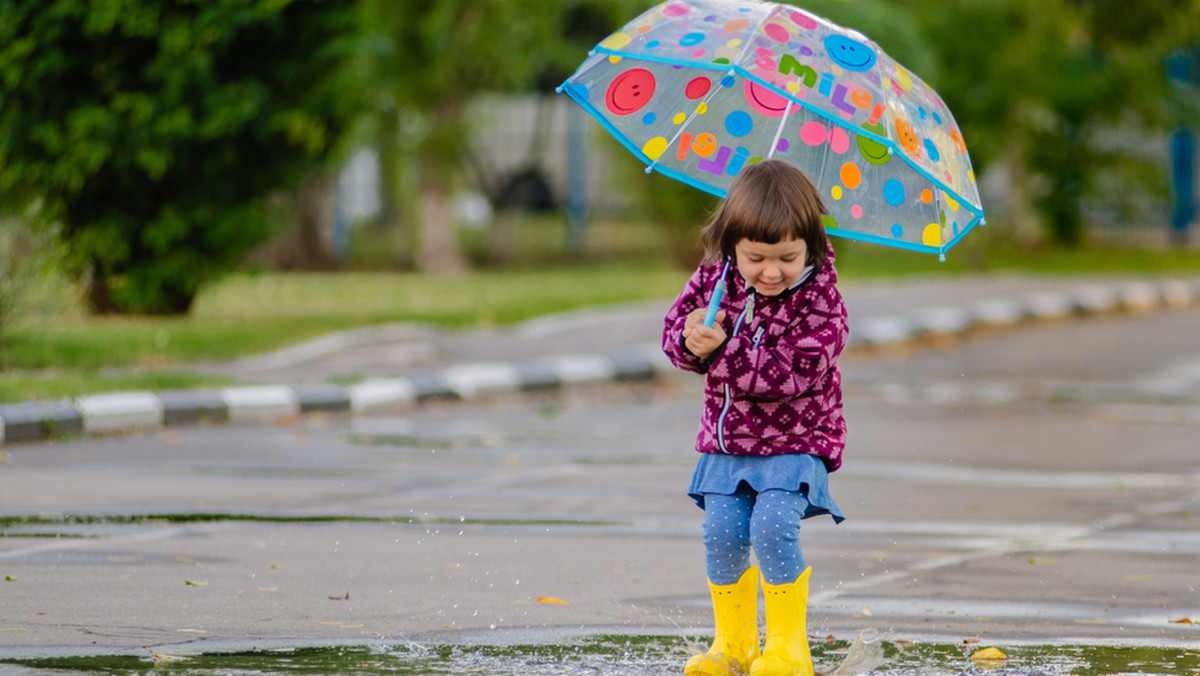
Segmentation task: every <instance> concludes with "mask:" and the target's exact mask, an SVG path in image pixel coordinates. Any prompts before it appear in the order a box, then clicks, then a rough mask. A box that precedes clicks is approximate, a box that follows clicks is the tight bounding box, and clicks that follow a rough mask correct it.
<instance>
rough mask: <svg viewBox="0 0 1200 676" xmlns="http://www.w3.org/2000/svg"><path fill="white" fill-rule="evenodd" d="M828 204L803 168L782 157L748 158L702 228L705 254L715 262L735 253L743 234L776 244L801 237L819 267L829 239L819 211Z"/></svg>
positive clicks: (707, 258) (810, 260) (826, 212)
mask: <svg viewBox="0 0 1200 676" xmlns="http://www.w3.org/2000/svg"><path fill="white" fill-rule="evenodd" d="M828 213H829V210H828V209H826V208H825V205H824V204H823V203H822V202H821V196H820V194H819V193H818V192H817V189H816V188H815V187H814V186H813V184H812V182H811V181H809V180H808V176H806V175H805V174H804V172H803V171H801V170H800V169H798V168H796V167H795V166H792V165H791V164H788V163H787V162H783V161H781V160H763V161H762V162H756V163H754V164H748V165H746V166H745V168H743V169H742V170H741V172H739V173H738V175H737V176H736V177H735V178H734V179H733V182H732V183H730V184H729V193H728V195H727V196H726V197H725V200H724V201H723V202H721V206H720V207H718V208H717V211H716V213H715V214H713V217H712V220H711V221H710V222H709V223H708V225H706V226H704V229H703V230H701V231H700V242H701V244H703V245H704V256H705V260H706V261H708V262H717V261H719V260H722V259H724V258H732V257H733V256H734V248H735V247H736V246H737V243H738V242H740V241H742V240H743V239H748V240H750V241H752V242H762V243H763V244H776V243H778V242H781V241H783V240H787V239H802V240H804V243H805V244H806V245H808V262H807V264H808V265H815V266H817V267H820V266H821V264H822V263H824V262H825V256H826V254H827V253H828V247H829V240H828V238H827V237H826V235H825V228H824V225H823V223H822V221H821V216H822V215H824V214H828Z"/></svg>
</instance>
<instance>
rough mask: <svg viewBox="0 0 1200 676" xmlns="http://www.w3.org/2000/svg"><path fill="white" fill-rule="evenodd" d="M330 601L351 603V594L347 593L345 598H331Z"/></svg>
mask: <svg viewBox="0 0 1200 676" xmlns="http://www.w3.org/2000/svg"><path fill="white" fill-rule="evenodd" d="M329 600H330V601H349V600H350V592H346V595H345V596H330V597H329Z"/></svg>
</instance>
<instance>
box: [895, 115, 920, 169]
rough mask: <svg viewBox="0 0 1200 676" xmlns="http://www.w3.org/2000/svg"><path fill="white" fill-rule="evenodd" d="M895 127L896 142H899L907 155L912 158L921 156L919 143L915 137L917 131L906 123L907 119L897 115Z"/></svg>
mask: <svg viewBox="0 0 1200 676" xmlns="http://www.w3.org/2000/svg"><path fill="white" fill-rule="evenodd" d="M895 127H896V142H897V143H899V144H900V147H901V148H903V149H904V152H906V153H908V156H909V157H911V158H913V159H917V158H919V157H920V156H921V143H920V141H919V140H918V139H917V132H916V131H914V130H913V128H912V125H911V124H909V123H908V120H906V119H904V118H902V117H897V118H896V123H895Z"/></svg>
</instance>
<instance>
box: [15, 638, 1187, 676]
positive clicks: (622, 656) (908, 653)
mask: <svg viewBox="0 0 1200 676" xmlns="http://www.w3.org/2000/svg"><path fill="white" fill-rule="evenodd" d="M699 644H700V642H698V641H697V640H695V639H693V638H686V637H680V636H615V635H614V636H595V637H590V638H586V639H581V640H579V641H577V642H575V643H572V644H549V645H505V646H488V645H445V644H431V645H419V644H415V643H408V642H406V643H404V644H402V645H380V646H373V647H372V646H361V647H338V648H300V649H294V650H267V651H250V652H239V653H198V652H188V651H182V650H173V651H162V652H156V651H146V652H145V654H142V655H128V656H114V655H105V656H94V657H56V658H43V659H30V660H19V661H17V660H12V661H8V664H10V665H14V666H16V667H17V668H18V671H19V670H20V668H21V667H25V668H29V669H33V670H37V671H41V670H56V671H59V672H60V673H78V674H118V673H119V674H147V675H148V674H151V673H171V674H178V675H180V676H191V675H196V676H199V675H207V674H250V673H255V674H334V673H336V674H351V675H358V674H362V675H367V674H480V675H483V674H489V675H490V674H494V675H501V674H513V675H516V674H521V675H522V676H527V675H531V674H555V675H565V676H571V675H573V674H605V675H609V676H624V675H627V674H628V675H634V674H637V675H639V676H641V675H643V674H663V673H680V672H681V671H682V668H683V663H684V661H685V660H686V658H687V656H688V655H689V654H690V653H691V652H692V651H693V650H696V649H697V646H698V645H699ZM881 645H882V653H883V655H882V660H883V662H882V664H879V665H878V666H876V667H875V669H874V670H872V671H870V672H869V673H872V674H879V675H888V676H910V675H911V676H916V675H917V674H964V673H969V674H996V675H997V676H1000V675H1005V676H1012V675H1029V676H1035V675H1037V676H1059V675H1062V676H1066V675H1067V674H1071V675H1073V676H1100V675H1101V674H1114V673H1138V674H1195V673H1197V671H1200V648H1190V649H1189V648H1172V647H1156V646H1082V645H1012V646H1004V649H1003V652H1004V654H1005V655H1007V659H1006V660H1004V661H1003V662H1000V663H996V664H977V663H975V662H972V660H971V655H972V654H973V653H974V652H975V651H976V650H978V648H979V646H977V645H975V646H964V645H953V644H935V643H912V642H907V641H906V642H891V641H887V640H884V641H882V642H881ZM861 647H862V646H861V645H860V644H857V643H856V644H855V646H853V647H852V646H851V644H850V643H849V642H848V641H832V642H821V641H814V644H813V660H814V663H815V666H816V668H817V671H818V672H830V671H833V672H834V673H836V674H837V675H838V676H843V675H844V674H849V673H861V672H860V671H858V670H857V669H850V670H847V669H838V670H836V671H834V670H835V668H836V667H837V666H838V665H839V664H841V663H842V662H843V661H854V657H855V655H856V654H857V655H859V656H866V658H867V659H868V661H869V662H873V661H877V659H878V657H877V653H875V654H874V655H872V654H871V651H863V650H860V648H861ZM848 657H849V658H850V659H849V660H847V658H848ZM3 663H4V661H3V660H0V664H3ZM847 666H849V665H847ZM860 666H869V664H868V665H864V664H862V663H861V662H860Z"/></svg>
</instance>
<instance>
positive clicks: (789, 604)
mask: <svg viewBox="0 0 1200 676" xmlns="http://www.w3.org/2000/svg"><path fill="white" fill-rule="evenodd" d="M811 573H812V568H811V567H810V568H805V569H804V572H803V573H800V577H798V578H796V581H795V582H792V583H790V584H781V585H773V584H767V581H766V580H763V603H764V605H765V606H766V610H767V612H766V615H767V640H766V643H764V644H763V651H762V657H759V658H758V660H756V661H755V662H754V665H753V666H752V667H751V669H750V673H751V674H752V675H753V676H813V664H812V653H811V652H809V650H808V633H807V621H806V620H805V615H806V613H807V610H808V576H809V574H811Z"/></svg>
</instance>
